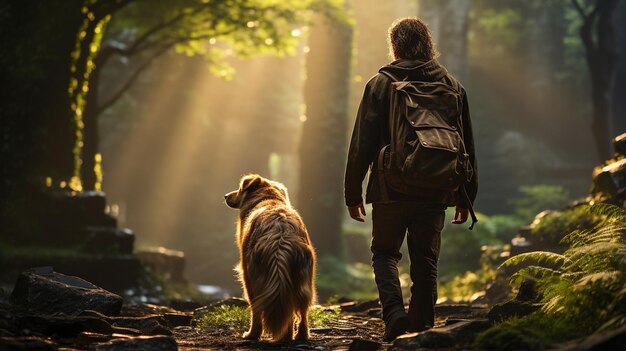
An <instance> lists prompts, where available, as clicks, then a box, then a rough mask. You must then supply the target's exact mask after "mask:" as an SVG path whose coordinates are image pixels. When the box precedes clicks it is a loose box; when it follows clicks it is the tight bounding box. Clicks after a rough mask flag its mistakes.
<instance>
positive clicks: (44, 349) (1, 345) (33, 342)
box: [0, 336, 58, 351]
mask: <svg viewBox="0 0 626 351" xmlns="http://www.w3.org/2000/svg"><path fill="white" fill-rule="evenodd" d="M57 349H58V347H57V345H56V344H55V343H53V342H52V341H50V340H47V339H44V338H39V337H35V336H20V337H0V350H3V351H4V350H7V351H55V350H57Z"/></svg>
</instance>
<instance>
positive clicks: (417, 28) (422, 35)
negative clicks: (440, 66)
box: [387, 17, 439, 60]
mask: <svg viewBox="0 0 626 351" xmlns="http://www.w3.org/2000/svg"><path fill="white" fill-rule="evenodd" d="M388 34H389V35H388V37H387V38H388V43H389V54H390V55H391V56H392V57H393V58H394V59H411V60H418V59H423V60H432V59H435V58H437V57H438V56H439V52H437V50H436V49H435V44H434V43H433V33H432V32H431V31H430V29H429V28H428V26H427V25H426V23H424V21H422V20H421V19H419V18H417V17H405V18H400V19H397V20H395V21H394V22H393V23H392V24H391V26H390V27H389V31H388Z"/></svg>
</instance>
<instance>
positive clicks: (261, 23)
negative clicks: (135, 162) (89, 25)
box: [81, 0, 325, 190]
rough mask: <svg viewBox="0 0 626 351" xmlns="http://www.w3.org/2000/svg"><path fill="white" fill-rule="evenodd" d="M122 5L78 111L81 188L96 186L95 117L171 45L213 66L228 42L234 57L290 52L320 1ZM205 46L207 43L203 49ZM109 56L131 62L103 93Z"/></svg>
mask: <svg viewBox="0 0 626 351" xmlns="http://www.w3.org/2000/svg"><path fill="white" fill-rule="evenodd" d="M126 1H127V2H130V3H129V4H128V6H126V7H125V8H124V9H122V8H119V9H117V11H116V12H112V13H110V14H109V15H112V16H113V17H112V23H111V24H110V26H108V27H107V36H108V38H106V39H108V40H105V41H104V44H103V47H102V48H101V49H100V50H98V51H97V53H96V54H95V57H94V58H93V63H94V69H93V71H92V72H91V74H90V76H89V82H88V84H89V88H88V90H87V93H86V97H85V102H86V104H85V107H84V111H83V114H82V122H83V123H84V131H83V135H84V138H83V139H84V140H83V148H82V160H81V162H82V165H81V174H82V181H83V188H84V189H87V190H92V189H95V188H97V184H98V178H97V175H96V172H95V166H96V158H97V156H96V155H97V153H98V116H99V115H100V114H101V113H102V112H103V111H104V110H106V109H107V108H109V107H110V106H112V105H113V104H114V103H115V102H116V101H118V99H119V98H120V97H121V96H123V94H124V93H125V92H126V91H127V90H128V89H129V88H130V87H131V86H132V85H133V83H134V82H135V81H136V79H137V78H138V77H139V76H140V75H141V73H142V72H143V71H144V70H145V69H146V68H147V67H149V66H150V64H151V63H152V62H153V61H154V60H155V59H157V58H158V57H159V56H161V55H162V54H163V53H165V52H167V51H169V50H170V49H172V48H176V49H177V50H178V51H180V52H182V53H185V54H188V55H194V54H201V55H204V56H205V57H206V58H207V59H208V60H209V61H211V62H212V63H213V65H214V66H218V65H221V64H223V58H224V56H225V52H226V50H227V49H225V48H224V47H223V46H221V45H218V44H217V43H218V41H219V42H223V43H227V44H229V48H230V49H229V50H233V51H234V53H235V54H238V55H239V56H244V57H246V56H251V55H255V54H260V53H268V52H273V53H284V52H288V51H291V50H293V48H294V45H295V43H296V42H297V39H298V38H296V37H295V36H292V35H291V31H292V29H293V28H294V27H295V26H296V25H299V24H302V23H304V21H305V19H306V12H307V11H306V10H308V9H310V8H311V7H312V6H315V5H318V4H320V3H325V1H324V0H311V1H295V0H291V1H283V2H280V3H275V2H267V1H263V0H238V1H234V2H233V1H226V0H212V1H203V0H165V1H159V2H157V3H155V2H154V1H149V0H126ZM207 46H208V47H210V48H209V49H207ZM113 58H118V59H124V60H128V61H130V62H131V64H129V66H132V67H129V68H130V70H129V74H128V76H127V77H123V79H121V82H120V84H118V87H116V90H114V91H113V92H111V93H109V94H106V96H103V95H105V94H103V92H102V91H101V90H100V84H99V82H100V76H101V72H102V69H103V68H104V67H105V66H106V64H107V63H108V62H109V61H110V60H111V59H113Z"/></svg>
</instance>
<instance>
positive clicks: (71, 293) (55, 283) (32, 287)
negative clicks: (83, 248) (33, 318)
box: [10, 267, 123, 316]
mask: <svg viewBox="0 0 626 351" xmlns="http://www.w3.org/2000/svg"><path fill="white" fill-rule="evenodd" d="M10 299H11V302H12V303H13V304H15V305H16V306H18V307H20V308H22V309H26V310H28V311H31V312H34V313H38V314H46V315H75V316H76V315H79V314H80V313H81V312H83V311H85V310H94V311H97V312H100V313H103V314H105V315H117V314H119V312H120V309H121V308H122V302H123V301H122V298H121V297H120V296H118V295H115V294H113V293H111V292H108V291H106V290H104V289H102V288H99V287H97V286H95V285H93V284H91V283H90V282H88V281H86V280H83V279H81V278H78V277H73V276H68V275H64V274H61V273H56V272H54V271H53V270H52V268H51V267H44V268H37V269H31V270H28V271H26V272H22V273H21V274H20V276H19V277H18V279H17V282H16V283H15V288H14V289H13V293H12V294H11V297H10Z"/></svg>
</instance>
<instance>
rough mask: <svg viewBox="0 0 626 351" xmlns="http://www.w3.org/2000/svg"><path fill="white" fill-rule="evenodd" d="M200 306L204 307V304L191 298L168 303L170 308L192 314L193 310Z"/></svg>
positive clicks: (173, 300)
mask: <svg viewBox="0 0 626 351" xmlns="http://www.w3.org/2000/svg"><path fill="white" fill-rule="evenodd" d="M202 306H204V304H202V303H200V302H198V301H196V300H194V299H191V298H181V299H172V300H171V301H170V307H171V308H173V309H175V310H178V311H184V312H192V311H193V310H195V309H197V308H200V307H202Z"/></svg>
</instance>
